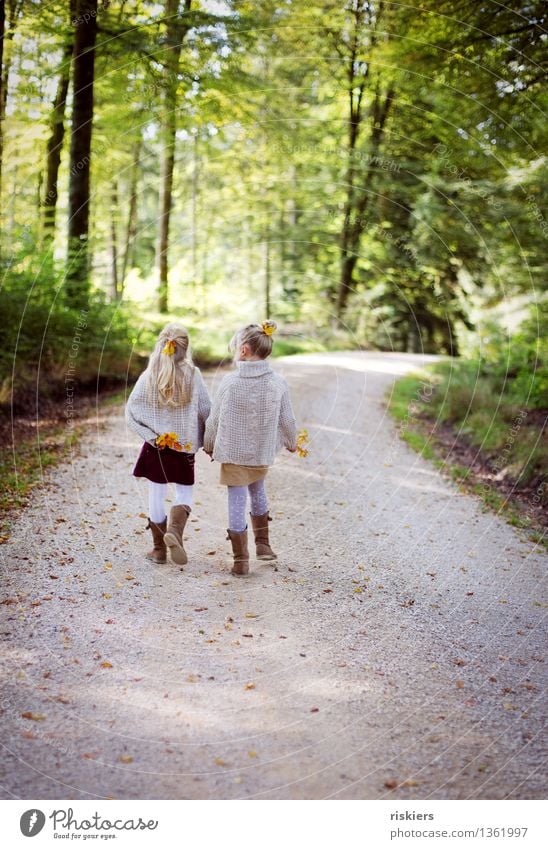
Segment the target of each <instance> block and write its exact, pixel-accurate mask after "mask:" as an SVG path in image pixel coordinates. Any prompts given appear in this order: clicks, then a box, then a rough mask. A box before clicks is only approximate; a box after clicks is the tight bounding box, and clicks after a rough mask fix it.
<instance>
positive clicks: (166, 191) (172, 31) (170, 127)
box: [156, 0, 191, 313]
mask: <svg viewBox="0 0 548 849" xmlns="http://www.w3.org/2000/svg"><path fill="white" fill-rule="evenodd" d="M190 6H191V0H185V2H184V12H189V11H190ZM188 29H189V24H188V23H187V21H186V20H184V19H182V18H181V15H180V13H179V2H178V0H166V30H167V32H166V58H165V63H164V69H165V76H164V114H163V117H162V128H161V140H162V166H161V173H160V214H159V217H158V243H157V248H156V266H157V270H158V309H159V311H160V312H163V313H166V312H167V311H168V308H169V292H168V272H169V265H168V251H169V223H170V217H171V205H172V199H173V170H174V165H175V139H176V133H177V89H178V85H179V60H180V57H181V47H182V42H183V39H184V37H185V35H186V33H187V32H188Z"/></svg>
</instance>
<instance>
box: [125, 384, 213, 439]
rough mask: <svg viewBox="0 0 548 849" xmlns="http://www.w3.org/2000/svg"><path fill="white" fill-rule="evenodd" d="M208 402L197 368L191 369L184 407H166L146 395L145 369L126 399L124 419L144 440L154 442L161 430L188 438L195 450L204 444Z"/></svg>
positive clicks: (180, 437) (209, 404)
mask: <svg viewBox="0 0 548 849" xmlns="http://www.w3.org/2000/svg"><path fill="white" fill-rule="evenodd" d="M210 407H211V402H210V400H209V395H208V392H207V389H206V387H205V384H204V380H203V377H202V375H201V374H200V369H198V368H195V369H194V380H193V384H192V398H191V400H190V402H189V403H188V404H187V405H186V406H185V407H166V406H164V405H163V404H160V403H152V402H150V401H149V400H148V399H147V397H146V373H145V372H144V373H143V374H142V375H141V376H140V377H139V379H138V380H137V383H136V384H135V386H134V387H133V391H132V393H131V395H130V396H129V398H128V400H127V405H126V422H127V423H128V425H129V427H130V428H131V429H132V430H134V431H135V433H137V434H138V435H139V436H141V437H142V438H143V439H144V440H145V441H146V442H151V443H154V440H155V439H156V437H157V436H160V435H161V434H162V433H171V432H173V433H176V434H177V436H178V437H179V441H180V442H183V443H184V442H191V443H192V451H191V453H192V454H194V453H196V451H198V449H199V448H200V447H201V446H202V444H203V439H204V429H205V423H206V419H207V417H208V415H209V410H210Z"/></svg>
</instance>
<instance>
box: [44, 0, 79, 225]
mask: <svg viewBox="0 0 548 849" xmlns="http://www.w3.org/2000/svg"><path fill="white" fill-rule="evenodd" d="M69 11H70V19H71V21H72V20H75V16H76V0H71V2H70V10H69ZM73 51H74V36H72V37H71V38H69V39H68V40H67V43H66V44H65V49H64V51H63V61H62V64H61V73H60V74H59V80H58V82H57V92H56V94H55V99H54V101H53V103H52V109H51V134H50V137H49V139H48V144H47V151H46V188H45V196H44V201H43V206H44V210H43V216H44V217H43V224H44V236H45V238H46V239H52V238H53V236H54V234H55V213H56V210H57V198H58V192H57V183H58V179H59V167H60V165H61V152H62V150H63V141H64V138H65V104H66V101H67V94H68V87H69V82H70V61H71V57H72V54H73Z"/></svg>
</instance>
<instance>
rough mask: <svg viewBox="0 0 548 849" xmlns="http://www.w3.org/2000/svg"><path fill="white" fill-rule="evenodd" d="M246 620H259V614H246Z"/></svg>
mask: <svg viewBox="0 0 548 849" xmlns="http://www.w3.org/2000/svg"><path fill="white" fill-rule="evenodd" d="M245 618H246V619H258V618H259V614H258V613H246V614H245Z"/></svg>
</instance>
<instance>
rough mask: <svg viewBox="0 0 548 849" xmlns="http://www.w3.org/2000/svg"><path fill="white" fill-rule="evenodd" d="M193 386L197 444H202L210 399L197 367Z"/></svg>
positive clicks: (209, 408)
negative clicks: (195, 405) (195, 406)
mask: <svg viewBox="0 0 548 849" xmlns="http://www.w3.org/2000/svg"><path fill="white" fill-rule="evenodd" d="M195 375H196V376H195V381H196V383H195V387H194V391H195V392H196V395H197V398H196V400H197V412H198V439H199V444H202V442H203V440H204V432H205V427H206V422H207V419H208V416H209V413H210V411H211V400H210V398H209V392H208V391H207V388H206V385H205V383H204V379H203V377H202V373H201V372H200V370H199V369H196V371H195Z"/></svg>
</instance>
